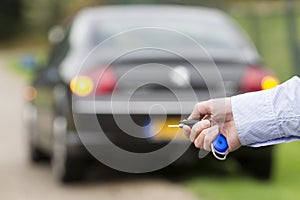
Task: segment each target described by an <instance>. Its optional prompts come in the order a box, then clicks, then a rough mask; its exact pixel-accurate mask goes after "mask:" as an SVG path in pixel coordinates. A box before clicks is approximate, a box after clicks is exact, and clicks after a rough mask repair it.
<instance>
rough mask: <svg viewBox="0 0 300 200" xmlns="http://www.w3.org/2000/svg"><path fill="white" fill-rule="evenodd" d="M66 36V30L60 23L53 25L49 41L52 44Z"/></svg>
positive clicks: (49, 33) (49, 32)
mask: <svg viewBox="0 0 300 200" xmlns="http://www.w3.org/2000/svg"><path fill="white" fill-rule="evenodd" d="M64 37H65V30H64V28H63V27H62V26H60V25H56V26H53V27H52V28H51V29H50V30H49V31H48V41H49V43H51V44H57V43H60V42H61V41H62V40H63V39H64Z"/></svg>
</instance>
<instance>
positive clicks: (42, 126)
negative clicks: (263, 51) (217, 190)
mask: <svg viewBox="0 0 300 200" xmlns="http://www.w3.org/2000/svg"><path fill="white" fill-rule="evenodd" d="M49 38H50V39H51V41H54V42H55V43H54V44H53V48H52V52H51V54H50V55H49V61H48V63H47V65H46V66H44V67H41V68H38V69H37V70H36V76H35V78H34V80H33V82H32V84H31V86H30V87H28V89H27V97H28V98H27V99H28V102H27V106H26V109H25V114H24V116H25V121H26V124H27V130H28V141H29V146H30V157H31V160H32V161H34V162H38V161H41V160H45V159H51V163H52V168H53V171H54V174H55V175H56V177H57V178H58V179H59V180H60V181H62V182H68V181H73V180H78V179H81V178H82V177H83V175H84V173H85V169H86V168H85V167H86V166H87V165H89V160H91V159H92V158H93V156H94V157H96V158H97V159H98V160H101V153H104V154H105V152H106V156H107V158H106V160H101V161H103V162H104V164H106V165H109V162H112V160H113V159H114V157H115V156H116V157H118V156H117V155H118V153H117V152H115V148H114V147H112V144H111V143H113V144H114V145H116V146H117V147H118V148H121V149H123V150H127V151H128V152H136V153H148V152H153V151H157V150H159V149H161V148H164V147H166V146H168V144H171V143H172V145H171V147H170V151H169V152H168V154H166V155H165V154H163V155H162V156H161V158H159V159H160V160H159V161H157V160H156V158H157V159H158V157H159V156H157V157H155V158H152V159H154V160H150V161H149V160H148V161H147V162H146V161H145V162H144V161H143V162H137V163H134V162H131V161H125V158H123V161H122V162H123V164H122V166H120V167H121V168H122V167H124V168H126V166H133V165H134V166H139V167H140V168H139V169H136V170H137V171H136V172H142V171H143V170H145V171H152V169H148V168H146V167H147V166H152V165H153V164H158V162H164V161H167V163H164V166H166V165H168V164H170V163H171V162H173V161H175V160H176V162H179V163H180V161H182V162H192V163H197V162H204V161H202V160H199V159H198V149H196V148H195V147H194V146H193V145H190V143H189V141H188V140H186V139H184V138H183V137H178V138H176V140H174V137H175V136H176V134H178V130H177V129H172V130H170V129H168V128H167V126H166V125H168V124H174V123H175V124H176V123H178V122H179V121H180V120H181V119H184V118H186V117H188V115H189V114H190V112H191V111H192V109H193V106H194V104H195V103H196V102H199V101H203V100H208V99H210V98H216V97H224V96H232V95H237V94H241V93H245V92H252V91H258V90H262V89H268V88H270V87H273V86H275V85H276V84H278V80H277V78H276V76H274V74H273V73H272V72H271V71H270V70H269V69H267V68H266V67H264V66H263V65H262V60H261V57H260V56H259V54H258V52H257V50H256V49H255V47H254V45H253V44H252V43H251V41H250V40H249V39H248V37H247V36H246V35H245V33H244V32H243V31H242V29H241V28H240V27H239V26H238V25H237V24H236V23H234V22H233V20H232V19H231V18H230V17H229V16H228V15H227V14H226V13H224V12H222V11H220V10H217V9H212V8H204V7H189V6H177V5H126V6H125V5H119V6H101V7H91V8H85V9H83V10H81V11H80V12H79V13H78V14H77V15H76V16H75V17H74V19H73V20H72V22H71V24H70V25H69V26H68V27H67V28H66V29H62V28H60V27H56V28H55V31H52V32H50V34H49ZM140 46H141V47H143V48H140V49H139V48H138V47H140ZM137 49H138V50H137ZM176 51H179V52H180V54H176ZM174 52H175V53H174ZM99 127H101V128H99ZM179 135H183V134H182V132H181V133H179ZM174 141H176V142H174ZM93 147H95V149H97V148H98V153H99V152H100V154H99V155H94V152H93ZM182 148H183V149H184V150H185V151H182V152H181V150H180V152H179V150H178V149H182ZM170 152H171V153H170ZM172 152H173V153H174V155H175V154H176V156H177V157H176V156H173V153H172ZM178 152H179V153H178ZM272 152H273V150H272V147H266V148H264V149H260V150H259V152H258V151H257V150H253V149H248V148H244V147H243V148H241V150H239V151H238V152H236V153H233V154H232V155H231V156H230V158H231V159H235V160H236V161H237V162H238V163H240V165H241V166H242V168H243V169H246V170H247V171H248V172H251V173H252V174H254V175H255V176H258V177H262V178H269V177H270V174H271V169H272ZM120 155H123V154H120ZM178 158H179V159H178ZM118 159H120V160H122V158H120V157H119V158H118ZM177 159H178V160H177ZM112 165H113V166H111V167H112V168H115V169H117V168H118V166H116V165H115V164H114V163H113V164H112ZM143 167H145V168H143ZM156 167H157V166H156ZM162 167H163V166H161V167H157V169H159V168H162ZM154 168H155V167H154ZM121 170H122V169H121ZM123 171H127V172H128V171H130V169H129V168H126V169H123ZM130 172H132V171H130Z"/></svg>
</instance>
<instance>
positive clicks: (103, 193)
mask: <svg viewBox="0 0 300 200" xmlns="http://www.w3.org/2000/svg"><path fill="white" fill-rule="evenodd" d="M24 85H25V83H24V82H23V81H21V79H20V78H19V77H17V76H16V75H14V74H13V73H12V72H10V71H7V70H6V69H5V66H4V62H3V60H1V58H0V95H1V96H0V135H1V139H0V199H3V200H19V199H20V200H23V199H28V200H40V199H43V200H47V199H49V200H53V199H55V200H59V199H63V200H68V199H71V200H77V199H105V200H111V199H118V200H122V199H130V200H135V199H138V200H140V199H142V200H147V199H151V200H152V199H158V200H159V199H163V200H165V199H166V198H168V199H172V200H176V199H185V200H190V199H196V198H195V197H194V196H193V195H192V194H190V193H189V192H188V191H187V189H186V188H184V187H183V186H182V185H181V184H180V183H174V182H172V181H169V180H166V179H164V178H152V177H147V178H137V179H132V178H130V179H126V178H125V179H124V178H123V179H122V180H119V181H109V182H105V181H91V182H89V181H85V182H83V183H77V184H73V185H61V184H59V183H57V182H56V181H55V179H54V178H53V176H52V172H51V169H50V166H49V165H48V164H43V165H32V164H30V162H28V160H27V152H26V148H27V147H26V142H25V141H26V135H25V131H24V125H23V123H22V118H21V113H22V109H23V105H24V102H23V100H22V91H23V88H24Z"/></svg>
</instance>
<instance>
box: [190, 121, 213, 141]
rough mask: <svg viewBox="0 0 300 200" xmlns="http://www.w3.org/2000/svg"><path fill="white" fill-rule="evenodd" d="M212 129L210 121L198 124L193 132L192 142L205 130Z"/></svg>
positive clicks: (193, 128) (191, 134) (191, 135)
mask: <svg viewBox="0 0 300 200" xmlns="http://www.w3.org/2000/svg"><path fill="white" fill-rule="evenodd" d="M209 127H210V121H209V120H203V121H199V122H197V123H196V124H195V125H194V126H193V127H192V130H191V133H190V140H191V142H194V140H195V138H196V137H197V136H198V135H199V134H200V133H201V132H202V131H203V130H204V129H207V128H209Z"/></svg>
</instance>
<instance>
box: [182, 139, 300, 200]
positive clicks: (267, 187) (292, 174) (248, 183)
mask: <svg viewBox="0 0 300 200" xmlns="http://www.w3.org/2000/svg"><path fill="white" fill-rule="evenodd" d="M299 157H300V142H293V143H288V144H282V145H278V146H277V147H276V150H275V163H274V171H273V177H272V179H271V180H270V181H259V180H256V179H253V178H251V177H247V176H243V175H240V174H238V173H231V174H230V175H226V176H222V177H221V178H216V177H215V176H213V177H209V176H198V177H195V178H193V179H191V180H189V181H187V182H186V185H187V186H188V188H190V189H191V190H192V191H193V192H194V193H195V194H196V195H197V196H199V198H200V199H203V200H227V199H228V200H241V199H242V200H248V199H249V200H253V199H272V200H286V199H289V200H293V199H295V200H296V199H299V197H300V190H299V183H300V159H299ZM220 164H221V163H220Z"/></svg>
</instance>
